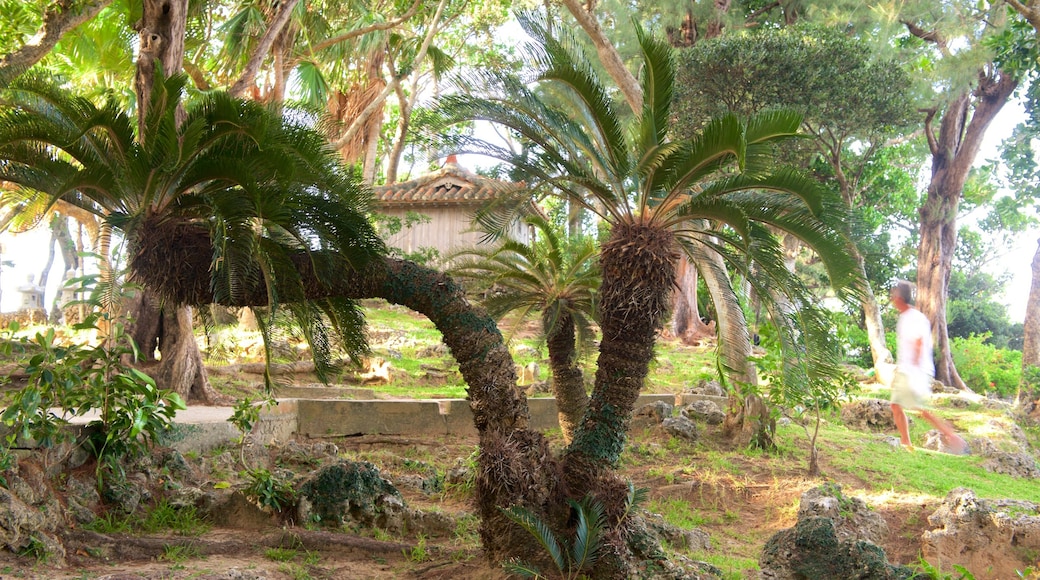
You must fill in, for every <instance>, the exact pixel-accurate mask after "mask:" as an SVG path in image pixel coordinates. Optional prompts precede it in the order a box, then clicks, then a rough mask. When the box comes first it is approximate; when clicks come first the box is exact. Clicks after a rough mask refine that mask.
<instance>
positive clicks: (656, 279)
mask: <svg viewBox="0 0 1040 580" xmlns="http://www.w3.org/2000/svg"><path fill="white" fill-rule="evenodd" d="M521 23H522V24H523V26H524V27H525V29H526V30H527V32H528V34H529V35H530V36H531V37H532V38H534V39H535V40H536V44H535V45H533V46H532V47H531V51H532V60H533V61H534V62H535V63H537V65H538V66H539V74H538V75H537V79H536V80H537V84H536V85H535V86H533V87H532V86H531V85H529V84H527V83H526V82H524V81H522V80H521V79H518V78H516V77H513V76H508V75H505V74H496V73H494V72H485V73H484V74H483V76H482V77H481V78H480V79H479V81H480V82H481V83H482V84H485V85H489V86H493V87H496V89H497V93H496V94H494V95H492V96H489V97H481V96H475V95H474V94H472V93H471V92H470V91H469V90H468V88H469V87H470V86H472V85H467V84H465V83H463V84H462V86H461V87H460V88H461V89H462V90H459V91H458V93H457V94H455V95H453V96H450V97H446V98H445V99H444V100H443V106H444V108H445V109H446V110H447V111H448V112H449V114H450V116H451V118H452V119H453V120H457V121H472V120H481V121H487V122H490V123H493V124H495V125H498V126H500V127H503V128H505V129H507V130H509V131H510V132H511V134H512V135H513V136H515V137H516V138H517V139H518V141H519V142H520V143H521V144H522V146H523V147H524V148H523V150H522V151H521V152H519V153H515V152H514V151H513V150H511V149H509V148H507V147H504V146H501V145H498V144H495V143H490V142H487V141H483V140H480V139H478V138H469V139H465V140H462V141H460V142H456V143H454V144H453V146H454V147H455V148H456V149H457V150H460V151H467V152H474V153H479V154H483V155H487V156H490V157H494V158H497V159H500V160H502V161H505V162H506V163H508V164H510V165H512V166H513V167H514V169H515V172H516V173H517V174H519V175H522V176H523V177H524V178H525V179H527V180H528V185H529V186H530V187H531V189H532V190H533V189H536V188H539V187H541V186H543V185H544V186H549V187H551V188H552V189H553V190H554V191H555V193H556V194H557V195H559V196H561V197H563V198H565V199H566V200H567V201H568V202H570V203H573V204H579V205H581V206H583V207H584V208H585V209H586V210H588V211H590V212H593V213H595V214H596V215H598V216H599V217H600V218H601V219H602V220H604V221H605V222H606V223H607V224H608V225H609V227H610V234H609V237H608V239H607V241H606V242H605V243H604V244H603V246H602V248H601V251H600V267H601V270H602V277H603V281H602V285H601V288H600V293H599V297H600V299H599V309H598V310H599V316H598V320H599V322H600V326H601V329H602V334H603V336H602V341H601V343H600V347H599V358H598V369H597V372H596V380H595V387H594V390H593V392H592V396H591V398H590V402H589V410H588V412H587V413H586V415H585V418H584V420H583V421H582V423H581V424H580V425H579V427H578V429H577V431H576V433H575V436H574V440H573V441H572V443H571V444H570V446H569V447H568V450H567V453H566V457H565V461H566V464H565V470H566V471H567V473H568V476H567V483H568V484H569V485H571V486H572V489H571V491H572V493H578V495H579V496H580V494H581V492H582V491H584V490H585V489H587V487H588V486H589V485H592V484H593V482H595V481H596V480H597V475H600V474H602V472H603V470H604V468H606V467H608V466H611V465H613V464H615V463H616V462H617V460H618V457H619V455H620V453H621V450H622V449H623V446H624V437H625V436H624V433H625V431H626V428H627V425H628V421H629V419H630V417H631V413H632V410H633V406H634V404H635V401H636V398H637V397H638V396H639V392H640V390H641V388H642V386H643V381H644V378H645V377H646V374H647V371H648V367H649V363H650V361H651V358H652V356H653V348H654V343H655V339H656V334H657V331H658V330H659V329H660V327H661V325H662V322H663V317H664V315H665V314H666V311H667V309H668V307H669V303H670V296H671V290H672V287H673V285H674V282H675V280H674V277H675V263H676V260H677V259H678V258H679V256H680V254H681V253H685V254H686V255H688V256H689V257H690V258H691V259H692V260H693V261H694V262H695V263H696V264H697V266H698V268H700V269H701V270H702V271H706V272H711V273H715V274H717V273H718V272H719V270H720V269H722V268H724V267H725V266H728V267H729V268H730V269H731V271H733V272H735V273H737V274H738V275H739V276H740V277H741V278H742V279H743V280H745V281H746V283H747V284H748V285H749V286H750V287H751V288H752V289H753V290H754V291H755V292H757V294H758V295H759V296H760V297H762V298H763V300H764V301H765V302H766V303H767V306H769V307H770V308H771V312H772V315H773V318H774V321H775V322H776V323H777V324H778V326H780V327H781V333H782V336H783V341H782V344H783V346H784V348H785V349H786V350H787V351H788V354H789V356H792V357H796V358H797V359H798V360H805V362H806V363H807V364H808V367H805V366H797V365H792V367H791V368H789V369H786V370H788V371H790V372H791V374H792V376H791V377H790V378H791V380H796V378H797V377H795V376H793V375H794V374H796V373H798V372H802V371H804V370H806V368H807V369H808V372H810V373H813V374H817V373H826V372H834V371H836V365H835V358H834V357H835V355H836V353H835V352H834V351H833V349H831V348H830V347H831V346H832V344H831V341H830V338H829V333H828V332H827V323H826V320H825V319H824V317H822V316H821V315H820V313H819V312H818V311H817V309H816V308H814V307H813V304H812V298H811V296H810V295H809V293H808V290H807V289H806V288H805V287H804V285H803V284H802V283H801V282H800V281H799V280H798V279H797V278H796V277H795V276H794V275H793V274H792V273H791V272H789V271H788V270H787V268H785V266H784V263H783V251H782V248H781V246H780V244H779V242H778V240H777V237H776V236H775V235H774V234H773V233H772V231H780V232H784V233H788V234H791V235H794V236H796V237H798V238H799V239H801V240H802V241H803V242H805V244H806V245H807V246H809V247H811V248H813V249H814V250H815V251H816V252H817V254H818V255H819V256H820V258H821V260H822V261H823V263H824V264H825V266H826V267H827V270H828V273H829V275H830V279H831V283H832V285H833V286H834V287H835V288H839V289H840V288H845V287H847V286H849V285H850V284H851V283H852V282H853V281H854V280H855V279H856V276H855V271H856V269H855V263H854V261H853V260H851V259H850V258H849V254H848V252H847V248H848V245H847V240H846V238H845V237H844V236H843V235H842V233H841V231H840V229H839V227H838V226H837V224H838V223H840V219H841V215H840V212H841V205H840V202H839V201H838V200H837V199H836V198H835V197H834V196H833V195H832V194H831V193H830V192H828V191H825V190H822V189H821V188H820V187H819V186H818V185H817V184H816V183H815V182H814V181H813V180H812V179H810V178H808V177H805V176H803V175H801V174H799V173H797V172H796V171H794V170H791V169H788V168H784V167H776V166H775V165H774V163H773V155H772V146H773V144H774V143H776V142H778V141H779V140H782V139H786V138H789V137H792V136H794V135H795V134H796V133H797V131H798V127H799V121H800V119H799V117H798V116H797V115H795V114H791V113H787V112H783V111H771V112H766V113H761V114H758V115H756V116H754V117H751V118H750V119H749V120H747V121H746V122H742V121H741V120H739V119H738V118H737V117H735V116H733V115H728V116H724V117H721V118H718V119H715V120H713V121H711V122H710V123H708V124H707V125H706V126H705V128H704V129H703V131H702V132H701V133H700V134H699V135H696V136H695V137H693V138H691V139H688V140H683V141H671V140H669V138H668V127H669V121H670V118H671V117H670V105H671V100H672V88H673V82H674V70H673V64H672V57H671V51H670V49H669V47H668V46H667V44H666V43H664V42H662V41H660V40H657V39H655V38H652V37H651V36H650V35H647V34H645V33H644V32H643V31H642V30H638V31H637V33H638V34H637V36H638V39H639V45H640V49H641V57H642V70H643V74H642V81H641V82H642V86H643V92H644V95H645V97H644V105H643V109H642V110H641V111H633V113H634V115H635V119H634V122H633V123H632V124H631V125H626V123H625V122H624V116H623V114H622V112H621V111H619V110H618V109H617V107H616V106H615V104H614V102H613V101H612V99H611V93H610V91H608V90H607V88H606V87H604V86H603V85H602V84H601V83H600V82H599V79H598V78H597V77H596V74H595V73H594V72H593V68H592V67H591V66H590V64H589V62H588V61H587V60H586V58H585V56H584V55H583V54H582V52H581V50H580V48H578V44H577V43H576V42H575V41H574V40H573V39H572V38H570V37H568V36H567V35H566V33H563V37H562V38H559V39H558V38H554V37H553V36H552V35H551V34H550V33H549V32H548V29H547V27H546V25H545V23H544V22H539V21H538V20H537V17H536V16H523V17H521ZM713 280H715V281H720V280H721V281H722V282H724V283H725V284H726V285H727V288H726V289H725V290H728V292H726V291H723V289H721V288H715V289H713V292H712V298H713V300H715V302H716V306H717V307H718V306H720V301H725V302H727V304H726V305H727V306H730V307H732V306H735V304H734V303H733V302H734V297H735V293H734V292H733V288H732V286H729V280H728V278H725V277H724V276H714V277H713ZM736 326H737V325H733V324H731V323H730V321H728V320H726V319H721V320H719V332H720V339H721V342H722V343H723V344H741V343H742V344H744V345H746V344H747V343H748V337H747V334H746V326H742V327H740V328H737V327H736ZM741 352H746V350H744V351H741V350H740V349H736V350H731V349H727V348H724V349H723V350H722V360H721V361H720V363H721V366H722V367H723V368H724V369H727V370H728V371H732V372H730V373H729V374H730V376H731V378H733V379H735V380H738V381H741V382H753V380H754V377H749V376H747V375H746V374H745V373H743V372H741V371H742V370H743V369H745V368H746V360H745V359H744V358H742V356H741ZM796 367H797V368H796Z"/></svg>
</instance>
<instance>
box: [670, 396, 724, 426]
mask: <svg viewBox="0 0 1040 580" xmlns="http://www.w3.org/2000/svg"><path fill="white" fill-rule="evenodd" d="M679 412H680V413H681V414H682V415H683V416H684V417H688V418H690V419H693V420H695V421H704V422H705V423H707V424H708V425H721V424H722V422H723V421H724V420H725V419H726V413H724V412H723V411H722V409H721V408H719V406H718V405H717V404H716V403H715V401H694V402H692V403H690V404H689V405H686V406H685V407H683V408H682V410H681V411H679Z"/></svg>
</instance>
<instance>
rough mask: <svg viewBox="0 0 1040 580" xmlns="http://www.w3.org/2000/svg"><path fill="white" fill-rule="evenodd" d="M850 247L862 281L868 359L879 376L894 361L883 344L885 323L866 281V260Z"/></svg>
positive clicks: (854, 245) (885, 371)
mask: <svg viewBox="0 0 1040 580" xmlns="http://www.w3.org/2000/svg"><path fill="white" fill-rule="evenodd" d="M850 247H851V248H852V251H853V255H854V257H855V258H856V266H857V267H858V268H859V275H860V277H861V278H862V279H863V298H862V299H860V306H861V307H862V309H863V324H864V326H866V330H867V340H868V341H869V342H870V357H871V359H872V360H873V361H874V372H875V374H876V375H877V376H880V375H881V374H882V373H887V369H883V368H882V367H885V366H889V365H891V364H892V363H893V362H895V361H894V360H893V358H892V353H891V352H890V351H889V350H888V345H887V344H886V343H885V323H884V322H883V321H882V319H881V307H880V306H879V305H878V301H877V296H876V295H875V294H874V289H873V288H871V286H870V282H868V281H867V268H866V260H865V259H864V258H863V254H862V253H861V252H860V251H859V248H858V247H856V244H850Z"/></svg>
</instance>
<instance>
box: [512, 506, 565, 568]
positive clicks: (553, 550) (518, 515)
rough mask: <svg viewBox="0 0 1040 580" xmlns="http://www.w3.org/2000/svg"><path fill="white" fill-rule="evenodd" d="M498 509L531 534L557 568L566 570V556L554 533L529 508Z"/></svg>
mask: <svg viewBox="0 0 1040 580" xmlns="http://www.w3.org/2000/svg"><path fill="white" fill-rule="evenodd" d="M499 509H500V510H501V511H502V514H503V515H505V516H506V517H507V518H509V520H510V521H512V522H513V523H515V524H517V525H519V526H520V527H521V528H523V529H524V530H525V531H527V533H529V534H531V536H532V537H533V538H534V539H535V540H536V541H537V542H538V543H539V544H540V545H541V546H542V548H543V549H544V550H545V553H546V554H548V555H549V557H550V558H551V559H552V561H553V563H554V564H555V565H556V568H557V570H560V571H563V570H567V559H566V558H567V557H566V555H564V552H563V550H561V549H560V542H559V540H558V539H557V538H556V533H555V532H553V531H552V529H551V528H550V527H549V526H548V525H547V524H546V523H545V522H543V521H542V520H541V519H540V518H538V517H537V516H535V515H534V514H533V513H531V512H530V511H529V510H527V509H525V508H522V507H519V506H510V507H509V508H499Z"/></svg>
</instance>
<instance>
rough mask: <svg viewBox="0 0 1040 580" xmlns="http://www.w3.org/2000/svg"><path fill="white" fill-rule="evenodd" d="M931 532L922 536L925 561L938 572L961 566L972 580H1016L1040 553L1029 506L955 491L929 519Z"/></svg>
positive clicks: (1039, 523)
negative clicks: (971, 575)
mask: <svg viewBox="0 0 1040 580" xmlns="http://www.w3.org/2000/svg"><path fill="white" fill-rule="evenodd" d="M928 523H929V524H930V525H932V526H933V527H934V529H932V530H930V531H927V532H925V533H924V534H922V536H921V552H922V554H923V556H924V558H925V559H926V560H928V561H929V562H931V563H932V564H933V565H935V566H938V567H939V568H941V569H943V570H947V571H950V570H951V569H952V567H953V566H954V565H958V566H963V567H964V568H966V569H967V570H968V571H970V572H971V573H972V574H973V575H974V577H975V578H978V579H979V580H983V579H997V578H1017V577H1018V571H1020V570H1025V569H1026V567H1027V566H1030V565H1032V564H1034V562H1033V561H1032V560H1031V559H1030V558H1029V555H1030V554H1036V553H1037V552H1038V551H1040V515H1038V512H1037V506H1036V505H1034V504H1030V503H1028V502H1021V501H1014V502H1000V501H991V500H984V499H980V498H978V497H977V496H976V495H975V492H973V491H971V490H970V489H965V488H963V487H959V488H957V489H954V490H953V491H951V492H950V493H948V494H947V495H946V498H945V499H944V500H943V502H942V504H940V505H939V508H938V509H936V510H935V512H934V513H933V514H932V515H930V516H928Z"/></svg>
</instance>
